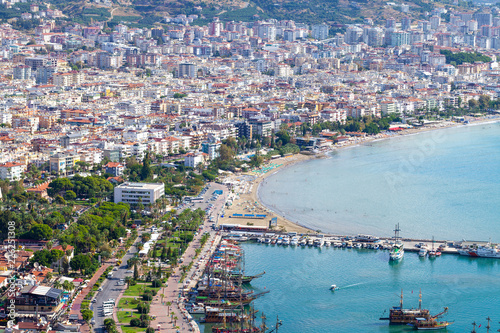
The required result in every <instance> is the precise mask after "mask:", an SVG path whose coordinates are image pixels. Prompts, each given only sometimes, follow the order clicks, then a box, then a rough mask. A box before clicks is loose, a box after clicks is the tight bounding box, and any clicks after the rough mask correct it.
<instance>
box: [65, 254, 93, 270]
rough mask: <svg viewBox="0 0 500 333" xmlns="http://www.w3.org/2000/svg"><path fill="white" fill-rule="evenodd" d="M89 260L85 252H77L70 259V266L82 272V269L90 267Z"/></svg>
mask: <svg viewBox="0 0 500 333" xmlns="http://www.w3.org/2000/svg"><path fill="white" fill-rule="evenodd" d="M90 265H91V260H90V257H89V256H88V255H86V254H77V255H76V256H74V257H73V259H71V262H70V266H71V268H72V269H73V270H75V271H77V270H80V273H82V274H83V270H84V269H88V268H90Z"/></svg>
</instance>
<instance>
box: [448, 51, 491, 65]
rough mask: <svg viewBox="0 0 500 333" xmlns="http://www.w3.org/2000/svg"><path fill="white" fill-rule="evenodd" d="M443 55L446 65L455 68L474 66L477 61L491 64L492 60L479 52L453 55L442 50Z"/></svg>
mask: <svg viewBox="0 0 500 333" xmlns="http://www.w3.org/2000/svg"><path fill="white" fill-rule="evenodd" d="M439 52H440V53H441V54H443V55H444V56H445V57H446V63H447V64H451V65H454V66H457V65H462V64H463V63H469V64H473V63H475V62H476V61H480V62H491V58H490V57H488V56H485V55H482V54H481V53H479V52H457V53H453V52H451V51H450V50H440V51H439Z"/></svg>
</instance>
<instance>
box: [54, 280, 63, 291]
mask: <svg viewBox="0 0 500 333" xmlns="http://www.w3.org/2000/svg"><path fill="white" fill-rule="evenodd" d="M61 286H62V284H61V282H60V281H59V280H57V281H56V282H54V288H56V289H61Z"/></svg>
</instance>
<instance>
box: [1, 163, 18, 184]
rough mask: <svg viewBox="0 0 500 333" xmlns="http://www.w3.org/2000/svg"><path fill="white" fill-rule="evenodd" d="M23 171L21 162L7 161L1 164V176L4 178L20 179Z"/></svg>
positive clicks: (10, 179)
mask: <svg viewBox="0 0 500 333" xmlns="http://www.w3.org/2000/svg"><path fill="white" fill-rule="evenodd" d="M22 173H23V165H22V164H21V163H12V162H7V163H4V164H0V178H1V179H3V180H9V181H14V180H19V179H21V175H22Z"/></svg>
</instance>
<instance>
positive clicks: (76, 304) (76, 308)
mask: <svg viewBox="0 0 500 333" xmlns="http://www.w3.org/2000/svg"><path fill="white" fill-rule="evenodd" d="M108 267H109V264H104V265H102V266H101V267H100V268H99V269H98V270H97V272H95V274H94V275H93V276H92V278H91V279H90V282H89V283H87V286H86V287H85V288H83V289H82V291H81V292H80V294H78V296H76V298H75V300H74V301H73V306H72V307H71V310H70V312H69V313H70V314H76V315H78V319H79V320H83V317H82V314H81V313H80V310H81V308H82V302H83V300H84V299H85V297H87V295H88V294H89V292H90V291H91V290H92V287H93V286H94V284H95V283H96V282H97V280H98V279H99V277H100V276H101V275H102V273H103V272H104V271H105V270H106V269H107V268H108ZM80 332H82V333H90V332H91V330H90V327H89V325H88V323H85V324H83V325H82V326H81V327H80Z"/></svg>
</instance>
